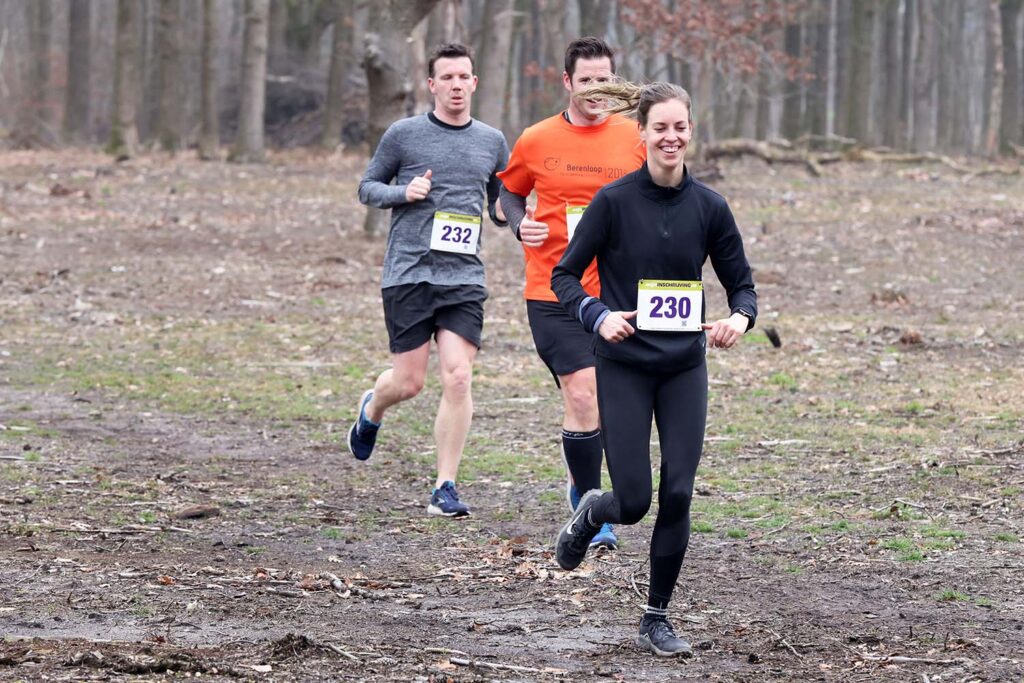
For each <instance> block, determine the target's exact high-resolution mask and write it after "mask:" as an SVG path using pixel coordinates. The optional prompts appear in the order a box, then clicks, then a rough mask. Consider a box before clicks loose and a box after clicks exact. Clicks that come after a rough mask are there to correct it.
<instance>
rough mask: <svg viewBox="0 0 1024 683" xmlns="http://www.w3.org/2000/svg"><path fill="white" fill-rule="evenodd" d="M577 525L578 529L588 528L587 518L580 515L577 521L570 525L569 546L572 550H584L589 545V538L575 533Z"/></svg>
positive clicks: (579, 551) (580, 551)
mask: <svg viewBox="0 0 1024 683" xmlns="http://www.w3.org/2000/svg"><path fill="white" fill-rule="evenodd" d="M577 527H580V531H586V530H587V529H588V525H587V520H586V519H585V518H584V517H583V516H581V517H580V518H579V521H577V522H576V524H574V525H573V527H572V531H571V536H572V539H571V540H570V541H569V547H570V548H572V549H573V551H574V552H578V553H582V552H586V550H587V548H588V547H589V546H590V539H589V538H586V537H585V536H584V535H581V534H579V533H577V531H576V529H577Z"/></svg>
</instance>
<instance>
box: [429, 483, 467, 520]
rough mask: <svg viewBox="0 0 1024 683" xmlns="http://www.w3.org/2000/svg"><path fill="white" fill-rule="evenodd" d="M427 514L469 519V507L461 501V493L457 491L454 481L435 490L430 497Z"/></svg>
mask: <svg viewBox="0 0 1024 683" xmlns="http://www.w3.org/2000/svg"><path fill="white" fill-rule="evenodd" d="M427 514H430V515H441V516H442V517H468V516H469V506H468V505H466V504H465V503H463V502H462V501H461V500H459V492H458V491H456V490H455V482H454V481H446V482H444V483H443V484H441V486H440V487H439V488H436V489H434V493H433V495H431V496H430V505H428V506H427Z"/></svg>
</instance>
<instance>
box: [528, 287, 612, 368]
mask: <svg viewBox="0 0 1024 683" xmlns="http://www.w3.org/2000/svg"><path fill="white" fill-rule="evenodd" d="M526 316H527V317H528V318H529V320H530V331H531V332H533V344H534V346H536V347H537V355H539V356H540V358H541V360H543V361H544V363H545V365H547V366H548V370H550V371H551V374H552V376H554V378H555V384H558V385H559V386H561V383H560V382H559V381H558V377H559V376H560V375H571V374H572V373H574V372H576V371H577V370H582V369H583V368H592V367H594V363H595V361H594V335H592V334H589V333H588V332H586V331H585V330H584V329H583V325H581V324H580V322H579V321H578V320H574V319H573V318H571V317H569V314H568V313H566V312H565V309H564V308H563V307H562V304H558V303H555V302H553V301H529V300H527V302H526Z"/></svg>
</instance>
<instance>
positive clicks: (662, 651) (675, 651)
mask: <svg viewBox="0 0 1024 683" xmlns="http://www.w3.org/2000/svg"><path fill="white" fill-rule="evenodd" d="M636 644H637V645H639V646H640V647H642V648H644V649H645V650H650V651H651V652H653V653H654V654H656V655H658V656H659V657H678V656H683V657H689V656H690V655H692V654H693V648H692V647H690V644H689V643H688V642H686V641H685V640H683V639H682V638H680V637H679V636H677V635H676V633H675V631H673V630H672V624H670V623H669V621H668V619H666V618H665V617H652V616H650V615H644V618H643V619H641V620H640V635H638V636H637V637H636Z"/></svg>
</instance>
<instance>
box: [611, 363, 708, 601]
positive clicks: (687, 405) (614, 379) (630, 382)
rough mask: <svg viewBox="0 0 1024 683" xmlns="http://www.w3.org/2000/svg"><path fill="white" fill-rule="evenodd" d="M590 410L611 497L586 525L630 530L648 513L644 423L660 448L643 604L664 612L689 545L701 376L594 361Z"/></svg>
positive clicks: (699, 445) (704, 386)
mask: <svg viewBox="0 0 1024 683" xmlns="http://www.w3.org/2000/svg"><path fill="white" fill-rule="evenodd" d="M597 402H598V406H599V408H600V412H601V435H602V436H603V437H604V452H605V457H606V458H607V460H608V473H609V474H610V475H611V480H612V490H611V491H610V492H606V493H605V494H604V495H603V496H601V498H600V499H598V500H597V501H596V502H595V505H594V508H593V512H592V521H593V522H595V523H598V524H603V523H605V522H610V523H612V524H636V523H637V522H639V521H640V520H641V519H643V517H644V515H646V514H647V511H648V509H650V507H651V494H652V486H651V447H650V443H651V417H652V416H653V417H654V419H655V420H657V423H658V435H659V437H660V440H661V484H660V486H659V487H658V518H657V520H655V523H654V535H653V536H652V537H651V587H650V592H649V594H648V604H650V605H653V606H656V607H666V606H667V605H668V601H669V600H670V599H671V597H672V589H673V588H674V587H675V583H676V578H677V577H678V576H679V568H680V567H682V564H683V556H684V555H685V554H686V545H687V543H688V542H689V540H690V500H691V499H692V498H693V481H694V477H695V476H696V474H697V464H698V463H699V462H700V456H701V451H702V449H703V447H704V425H705V421H706V418H707V411H708V370H707V365H706V364H704V363H701V364H700V365H698V366H697V367H695V368H690V369H688V370H683V371H682V372H677V373H664V372H649V371H644V370H638V369H637V368H635V367H634V366H631V365H626V364H623V363H617V362H615V361H613V360H609V359H607V358H602V357H600V356H598V358H597Z"/></svg>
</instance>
